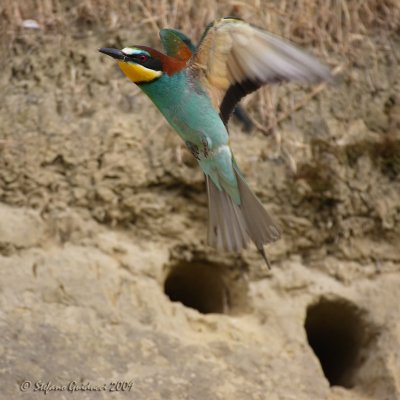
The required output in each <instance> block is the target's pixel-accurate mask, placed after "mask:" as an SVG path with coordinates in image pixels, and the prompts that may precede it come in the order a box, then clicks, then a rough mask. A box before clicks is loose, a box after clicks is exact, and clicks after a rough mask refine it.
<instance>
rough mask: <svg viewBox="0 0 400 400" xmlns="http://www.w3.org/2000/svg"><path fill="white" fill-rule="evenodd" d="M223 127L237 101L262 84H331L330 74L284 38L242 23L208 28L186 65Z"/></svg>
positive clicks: (226, 21) (222, 22) (219, 23)
mask: <svg viewBox="0 0 400 400" xmlns="http://www.w3.org/2000/svg"><path fill="white" fill-rule="evenodd" d="M191 68H192V73H193V74H194V75H197V76H198V77H199V78H200V80H201V83H202V85H203V87H205V88H206V90H207V91H208V94H209V95H210V97H211V100H212V102H213V105H214V106H215V108H216V109H219V110H220V115H221V118H222V120H223V121H224V123H225V124H226V123H227V122H228V120H229V117H230V115H231V113H232V110H233V109H234V107H235V105H236V104H237V102H238V101H240V99H241V98H242V97H244V96H246V95H247V94H248V93H251V92H253V91H254V90H256V89H258V88H259V87H260V86H262V85H264V84H267V83H274V82H281V81H287V80H296V81H300V82H311V83H314V82H319V81H323V80H327V81H332V80H333V79H332V75H331V73H330V71H329V69H328V68H327V67H326V66H324V65H322V64H321V63H320V62H319V61H318V60H316V59H315V58H314V57H312V56H309V55H308V54H306V53H305V52H303V51H302V50H300V49H298V48H297V47H295V46H294V45H292V44H290V43H288V42H286V41H284V40H283V39H281V38H279V37H277V36H274V35H272V34H271V33H268V32H265V31H263V30H261V29H258V28H256V27H254V26H252V25H250V24H247V23H246V22H244V21H241V20H239V19H234V18H223V19H221V20H217V21H215V22H214V23H213V24H211V25H209V26H208V28H207V29H206V31H205V33H204V34H203V37H202V40H201V42H200V44H199V46H198V48H197V50H196V52H195V53H194V55H193V58H192V60H191Z"/></svg>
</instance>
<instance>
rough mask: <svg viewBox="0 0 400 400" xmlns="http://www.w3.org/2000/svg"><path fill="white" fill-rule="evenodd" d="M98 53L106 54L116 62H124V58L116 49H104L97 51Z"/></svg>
mask: <svg viewBox="0 0 400 400" xmlns="http://www.w3.org/2000/svg"><path fill="white" fill-rule="evenodd" d="M99 52H100V53H104V54H107V55H108V56H110V57H112V58H115V59H117V60H125V58H126V56H125V54H124V53H123V52H122V51H121V50H117V49H110V48H107V47H104V48H102V49H99Z"/></svg>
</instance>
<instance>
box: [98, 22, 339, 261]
mask: <svg viewBox="0 0 400 400" xmlns="http://www.w3.org/2000/svg"><path fill="white" fill-rule="evenodd" d="M160 38H161V42H162V45H163V48H164V51H165V54H164V53H161V52H159V51H157V50H155V49H152V48H150V47H147V46H130V47H125V48H124V49H122V50H118V49H113V48H101V49H99V51H100V52H101V53H104V54H106V55H108V56H111V57H113V58H114V59H116V61H117V63H118V65H119V67H120V68H121V70H122V71H123V73H124V74H125V75H126V76H127V77H128V78H129V79H130V80H131V81H132V82H134V83H135V84H136V85H138V86H139V88H140V89H141V90H142V91H143V92H144V93H146V95H147V96H148V97H149V98H150V99H151V100H152V101H153V103H154V104H155V106H156V107H157V108H158V109H159V110H160V112H161V113H162V114H163V115H164V117H165V118H166V119H167V121H168V122H169V123H170V125H171V126H172V127H173V128H174V129H175V130H176V132H177V133H178V135H179V136H180V137H181V138H182V139H183V141H184V142H185V144H186V146H187V148H188V149H189V150H190V151H191V153H192V154H193V156H194V157H195V158H196V160H197V161H198V164H199V166H200V168H201V169H202V170H203V172H204V174H205V177H206V183H207V193H208V208H209V227H208V243H209V245H211V246H213V247H215V248H217V249H219V250H225V251H229V252H240V251H241V250H242V249H244V248H246V247H247V245H248V243H249V242H251V241H252V242H253V243H254V244H255V246H256V248H257V249H258V251H259V252H260V253H261V255H262V256H263V257H264V259H265V261H266V263H267V265H268V266H269V265H270V264H269V261H268V258H267V256H266V253H265V250H264V245H266V244H268V243H271V242H274V241H276V240H278V239H279V237H280V231H279V229H278V228H277V226H276V225H275V223H274V222H273V220H272V218H271V216H270V215H269V214H268V212H267V211H266V209H265V208H264V207H263V205H262V204H261V202H260V200H259V199H258V198H257V197H256V195H255V194H254V193H253V192H252V190H251V189H250V188H249V186H248V184H247V183H246V181H245V178H244V176H243V174H242V172H241V171H240V168H239V166H238V165H237V163H236V161H235V157H234V155H233V153H232V149H231V146H230V142H229V133H228V127H227V125H228V121H229V118H230V116H231V114H232V112H233V111H234V109H235V107H236V106H237V104H238V102H239V101H240V99H241V98H242V97H244V96H246V95H247V94H249V93H251V92H253V91H255V90H257V89H258V88H259V87H260V86H262V85H265V84H272V83H277V82H282V81H289V80H294V81H299V82H306V83H317V82H321V81H332V75H331V73H330V70H329V69H328V68H327V67H326V66H324V65H323V64H321V63H320V62H319V61H318V60H316V59H315V58H314V57H312V56H310V55H308V54H307V53H306V52H304V51H303V50H300V49H299V48H297V47H296V46H294V45H293V44H291V43H289V42H287V41H285V40H283V39H282V38H280V37H277V36H275V35H273V34H271V33H269V32H266V31H264V30H262V29H260V28H257V27H255V26H253V25H251V24H248V23H246V22H244V21H243V20H240V19H237V18H233V17H226V18H222V19H219V20H216V21H214V22H213V23H211V24H210V25H208V26H207V28H206V30H205V32H204V33H203V35H202V37H201V39H200V42H199V44H198V45H197V46H196V47H194V46H193V44H192V42H191V41H190V40H189V39H188V38H187V36H186V35H184V34H183V33H181V32H179V31H177V30H174V29H162V30H161V31H160Z"/></svg>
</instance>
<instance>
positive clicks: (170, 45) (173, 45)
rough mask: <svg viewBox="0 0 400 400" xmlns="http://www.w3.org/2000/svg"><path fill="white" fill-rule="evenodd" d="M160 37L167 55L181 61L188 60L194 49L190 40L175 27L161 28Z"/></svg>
mask: <svg viewBox="0 0 400 400" xmlns="http://www.w3.org/2000/svg"><path fill="white" fill-rule="evenodd" d="M160 39H161V44H162V46H163V48H164V51H165V52H166V53H167V55H169V56H170V57H175V58H177V59H178V60H181V61H188V60H189V59H190V57H192V55H193V53H194V51H195V49H196V47H195V45H194V44H193V43H192V41H191V40H190V39H189V38H188V37H187V36H186V35H185V34H184V33H182V32H180V31H178V30H176V29H167V28H165V29H161V31H160Z"/></svg>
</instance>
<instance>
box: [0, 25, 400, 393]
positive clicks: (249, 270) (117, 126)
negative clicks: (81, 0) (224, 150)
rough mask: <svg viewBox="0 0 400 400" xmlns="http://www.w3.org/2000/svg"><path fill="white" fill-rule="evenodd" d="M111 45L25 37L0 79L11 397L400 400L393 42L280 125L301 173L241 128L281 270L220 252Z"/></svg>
mask: <svg viewBox="0 0 400 400" xmlns="http://www.w3.org/2000/svg"><path fill="white" fill-rule="evenodd" d="M133 35H136V36H135V37H134V39H135V40H136V39H137V35H138V33H137V32H136V33H134V34H133ZM106 37H107V35H105V34H104V33H101V32H100V31H99V32H97V31H93V32H92V33H89V32H88V33H86V34H84V35H81V36H79V35H77V34H76V33H75V34H68V35H62V34H60V33H57V34H53V35H51V34H49V33H46V32H45V31H43V30H28V31H27V30H25V31H24V30H22V31H21V32H20V33H19V36H18V40H17V41H16V42H15V43H14V44H13V46H12V48H11V49H9V51H10V57H11V58H10V62H9V63H6V64H5V65H4V68H3V71H2V74H1V78H0V79H1V81H0V83H1V92H2V94H3V96H1V99H0V102H1V103H0V104H1V106H0V120H1V125H0V153H1V156H0V197H1V206H0V220H1V224H0V250H1V251H0V253H1V256H0V304H1V307H0V330H1V332H2V334H1V336H0V354H1V357H0V371H1V372H0V381H1V382H2V385H1V387H2V389H1V390H2V392H3V393H4V396H5V398H18V396H21V397H22V395H24V396H28V395H26V394H22V393H21V391H20V389H19V386H20V385H21V384H22V383H23V382H24V381H26V380H27V381H30V382H32V385H33V386H32V387H31V388H27V391H28V392H29V393H33V390H34V385H35V383H37V384H38V387H39V386H40V382H41V383H43V384H47V383H48V382H51V384H54V385H61V386H62V385H68V384H69V383H70V382H73V381H76V386H74V384H71V385H72V386H71V387H70V389H71V390H72V388H73V387H75V388H78V389H76V391H75V393H68V390H67V389H65V390H63V391H60V392H59V393H56V394H55V393H51V395H56V396H59V397H58V398H68V399H72V398H77V399H78V398H79V399H92V398H93V399H95V398H96V399H100V398H109V397H111V395H110V393H109V392H108V390H109V389H112V387H110V386H109V384H110V383H111V382H118V381H121V382H128V383H129V382H131V381H132V382H133V386H132V387H131V388H130V389H128V386H127V385H125V386H124V388H125V391H124V392H122V396H126V398H132V397H134V398H135V399H136V398H137V399H146V400H148V399H196V400H197V399H198V400H200V399H201V400H203V399H238V400H239V399H266V398H267V399H307V400H309V399H379V400H380V399H388V400H392V399H396V398H399V397H400V350H399V349H400V322H399V321H400V307H399V306H398V304H399V302H400V224H399V222H400V208H399V204H400V159H399V154H400V133H399V132H400V97H399V93H400V67H399V62H398V61H399V54H400V42H399V39H398V35H397V36H396V35H394V36H391V39H390V41H386V40H383V39H382V35H381V32H379V31H373V30H372V31H371V32H368V41H360V42H359V46H357V47H355V50H354V54H352V58H351V63H350V66H351V68H350V66H349V67H348V68H347V69H346V70H345V72H344V74H343V78H342V80H341V82H340V83H339V84H338V85H337V86H335V87H331V88H328V89H326V90H324V91H323V92H322V93H320V94H319V95H318V96H316V97H314V98H312V100H310V101H308V102H306V104H305V105H304V107H302V108H301V110H300V111H298V112H296V113H295V114H294V115H293V117H292V118H291V119H290V120H289V119H286V120H285V121H283V123H282V124H281V125H280V126H279V128H278V131H279V133H280V135H281V136H282V137H283V138H284V143H285V146H286V148H287V149H288V151H289V152H290V154H291V157H292V158H293V159H294V160H296V162H297V172H296V173H293V171H292V170H290V168H289V166H288V163H287V162H286V161H285V160H284V157H282V156H279V153H278V156H276V154H277V153H276V151H275V150H276V148H275V147H276V146H275V143H274V142H273V140H271V139H268V138H265V137H264V136H262V134H260V133H259V132H257V131H253V133H251V134H250V135H246V134H245V133H243V132H242V131H241V130H240V128H239V126H238V125H237V124H235V122H232V123H231V131H232V132H231V135H232V142H233V146H234V150H235V152H236V154H237V158H238V161H239V164H240V165H241V167H242V169H243V171H244V174H245V175H246V176H247V177H248V180H249V182H250V184H251V186H252V187H253V188H254V189H255V191H256V193H257V194H258V195H259V196H260V199H261V200H262V201H263V203H264V204H265V205H266V206H267V208H268V209H269V210H270V211H271V213H273V215H274V216H275V218H276V220H277V221H278V222H279V224H280V226H281V227H282V231H283V238H282V240H281V241H279V242H277V243H276V244H274V245H271V246H269V247H268V248H267V251H268V253H269V255H270V258H271V261H272V264H273V269H272V271H267V270H266V269H265V267H264V264H263V261H262V260H261V259H260V257H259V255H258V254H257V252H256V251H255V249H254V248H251V249H249V250H247V251H246V252H244V253H243V254H241V255H237V256H235V255H227V254H221V253H217V252H215V251H214V250H212V249H209V248H208V247H207V246H206V244H205V239H206V222H207V204H206V201H207V199H206V194H205V187H204V182H203V177H202V174H201V172H200V171H199V169H198V168H197V166H196V165H195V163H194V162H193V160H192V158H191V156H190V154H188V153H187V152H186V150H185V149H183V148H182V147H181V145H180V142H179V139H178V138H177V137H176V136H175V134H174V133H173V132H172V131H171V129H170V128H169V127H168V126H166V125H165V123H164V122H163V121H162V119H161V116H160V115H159V114H158V112H157V111H156V110H155V109H154V107H152V105H151V104H150V102H149V101H148V100H147V99H146V98H145V97H144V96H142V95H140V94H139V92H138V91H137V90H136V89H135V87H134V86H133V85H131V84H129V82H127V81H126V80H125V79H123V77H122V76H121V75H120V73H119V71H118V69H117V67H116V66H115V65H114V64H113V63H111V62H110V60H108V59H103V58H102V57H101V56H100V55H98V54H97V53H96V49H97V48H98V47H100V46H102V45H105V44H107V43H106V42H105V41H106V40H108V41H109V40H113V39H110V38H108V39H106ZM115 40H116V41H118V40H120V38H119V39H118V38H116V39H115ZM389 44H390V45H389ZM371 46H372V47H373V49H374V51H375V53H374V57H372V58H371ZM334 57H336V58H335V60H336V61H337V63H340V62H342V61H343V60H340V57H339V56H338V55H334ZM346 61H348V60H346ZM288 90H289V89H287V87H282V88H279V89H277V92H276V93H278V98H279V102H280V104H281V105H282V104H283V105H285V101H287V102H288V101H289V100H285V99H287V98H288V97H287V95H288ZM304 90H305V89H304V88H299V87H295V86H290V96H291V97H290V98H291V99H295V100H298V99H300V101H301V99H302V98H303V96H304V93H305V92H304ZM253 106H254V104H249V105H248V107H250V110H252V107H253ZM182 303H183V304H182ZM82 384H83V385H85V384H90V385H91V386H92V391H89V390H85V391H84V390H83V388H82V387H81V389H80V390H79V385H82ZM103 385H106V386H107V387H106V389H107V390H103ZM331 385H333V386H331ZM98 386H101V388H100V389H99V391H93V387H98ZM44 388H45V386H43V387H41V390H42V391H43V390H44ZM48 389H49V390H50V391H54V390H55V388H54V387H52V386H51V385H50V386H48ZM120 389H121V388H120ZM31 396H32V397H33V396H34V395H33V394H31ZM25 398H28V397H25Z"/></svg>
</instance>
